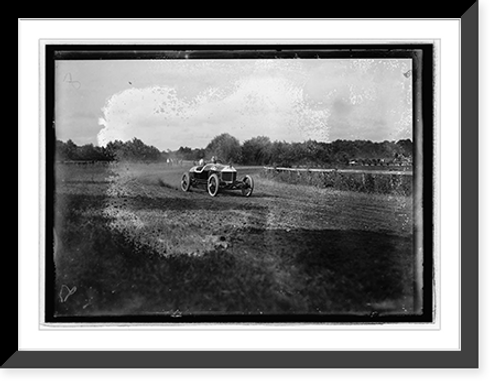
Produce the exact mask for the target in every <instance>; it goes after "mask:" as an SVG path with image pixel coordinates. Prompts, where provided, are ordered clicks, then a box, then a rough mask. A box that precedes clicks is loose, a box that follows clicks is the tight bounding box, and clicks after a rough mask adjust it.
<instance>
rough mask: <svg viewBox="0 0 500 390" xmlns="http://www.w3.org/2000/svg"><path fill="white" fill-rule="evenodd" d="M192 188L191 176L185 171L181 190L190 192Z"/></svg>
mask: <svg viewBox="0 0 500 390" xmlns="http://www.w3.org/2000/svg"><path fill="white" fill-rule="evenodd" d="M190 188H191V178H190V177H189V173H187V172H185V173H184V174H183V175H182V178H181V190H182V191H184V192H188V191H189V189H190Z"/></svg>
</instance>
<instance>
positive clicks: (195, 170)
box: [181, 163, 254, 197]
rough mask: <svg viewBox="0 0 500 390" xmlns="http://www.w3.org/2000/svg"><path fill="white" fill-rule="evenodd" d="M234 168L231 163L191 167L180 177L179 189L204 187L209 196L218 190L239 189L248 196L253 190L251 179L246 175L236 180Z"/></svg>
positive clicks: (214, 194) (215, 193) (187, 189)
mask: <svg viewBox="0 0 500 390" xmlns="http://www.w3.org/2000/svg"><path fill="white" fill-rule="evenodd" d="M236 174H237V172H236V169H235V168H234V167H233V166H232V165H224V164H214V163H210V164H203V165H199V166H195V167H192V168H191V169H190V170H189V172H185V173H184V174H183V175H182V178H181V189H182V191H184V192H187V191H189V190H190V188H191V187H205V188H206V189H207V191H208V193H209V194H210V196H212V197H213V196H216V195H217V194H218V193H219V191H220V190H241V193H242V194H243V196H246V197H249V196H250V195H252V192H253V186H254V183H253V179H252V177H251V176H249V175H246V176H245V177H244V178H243V180H237V178H236Z"/></svg>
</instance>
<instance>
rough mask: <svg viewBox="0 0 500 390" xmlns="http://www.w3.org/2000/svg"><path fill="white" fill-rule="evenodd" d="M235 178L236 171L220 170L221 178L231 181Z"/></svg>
mask: <svg viewBox="0 0 500 390" xmlns="http://www.w3.org/2000/svg"><path fill="white" fill-rule="evenodd" d="M235 179H236V172H222V180H223V181H229V182H233V181H234V180H235Z"/></svg>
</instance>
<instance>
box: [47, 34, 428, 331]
mask: <svg viewBox="0 0 500 390" xmlns="http://www.w3.org/2000/svg"><path fill="white" fill-rule="evenodd" d="M434 55H435V47H434V45H433V44H432V43H408V44H323V45H311V44H264V45H253V44H245V45H241V44H240V45H213V44H208V45H185V44H183V45H127V44H125V45H122V44H119V45H98V44H97V45H72V44H68V45H47V46H45V79H46V96H45V101H46V116H45V118H46V123H45V129H46V138H45V142H46V144H45V148H46V172H45V175H46V187H45V191H46V194H45V198H46V214H45V215H46V220H45V223H46V227H45V234H46V236H45V323H47V324H49V323H100V324H108V323H109V324H113V323H128V324H134V323H135V324H137V323H140V324H145V323H184V324H186V323H188V324H189V323H215V324H217V323H225V324H227V323H246V324H249V323H250V324H262V323H307V324H309V323H321V324H325V323H369V324H376V323H394V322H399V323H430V322H432V321H433V320H434V316H435V310H434V305H433V303H434V302H433V300H434V299H433V298H434V297H433V277H434V275H433V269H434V267H433V265H434V260H433V248H434V246H433V237H434V230H433V217H434V212H433V210H434V205H433V193H434V191H433V172H434V166H433V158H434V152H433V141H434V137H433V134H434V119H435V118H434V83H435V80H434V67H435V64H434ZM178 58H180V59H183V60H184V59H185V58H189V59H186V61H196V60H198V59H227V60H238V59H287V58H313V59H319V60H321V59H331V58H336V59H362V58H370V59H371V58H382V59H408V60H411V61H412V69H413V70H414V71H413V72H412V83H413V89H412V90H413V110H412V111H413V122H414V129H415V130H414V132H413V133H414V134H413V144H414V149H415V150H414V153H413V155H414V161H415V164H414V165H415V168H414V175H413V177H414V188H415V194H414V204H415V206H414V215H415V217H414V219H415V227H414V235H413V238H414V241H415V246H416V248H415V251H414V252H415V253H418V252H419V251H418V248H417V246H423V248H424V249H423V259H420V258H419V259H414V262H415V263H419V264H418V265H415V269H416V271H415V274H416V277H415V283H414V286H413V288H414V290H415V296H414V301H415V307H414V310H413V313H412V314H405V315H403V314H397V315H396V314H390V313H386V314H382V313H381V314H379V313H376V312H374V314H370V313H367V314H364V315H356V314H329V313H325V314H316V313H315V314H259V315H257V314H252V315H251V314H220V313H217V314H203V315H200V314H184V315H182V317H180V316H179V317H175V316H171V315H170V314H169V313H167V314H161V315H157V314H151V315H119V316H113V315H106V316H54V312H55V310H54V300H55V295H56V293H55V281H54V276H55V269H54V264H53V259H54V253H53V245H52V242H53V237H52V234H53V233H52V232H53V227H54V218H53V215H54V201H55V198H54V192H55V183H54V163H55V161H54V155H55V153H54V145H55V133H56V132H55V129H54V123H55V110H54V108H55V96H54V89H55V87H54V78H55V77H54V68H55V62H56V61H57V60H69V61H71V60H103V59H107V60H116V61H121V60H123V61H126V60H131V59H133V60H136V59H161V60H165V61H168V60H169V59H178ZM422 122H423V123H425V124H426V125H425V131H424V130H423V128H422V125H421V123H422ZM422 177H423V183H421V181H422ZM422 184H423V185H422ZM422 210H423V212H422ZM422 214H423V215H422ZM417 215H418V216H419V217H420V216H422V218H417ZM420 219H422V220H420ZM421 231H423V237H422V235H421V233H420V232H421ZM417 237H418V239H417ZM417 270H418V271H417ZM420 292H421V293H420Z"/></svg>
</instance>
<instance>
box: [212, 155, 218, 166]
mask: <svg viewBox="0 0 500 390" xmlns="http://www.w3.org/2000/svg"><path fill="white" fill-rule="evenodd" d="M216 161H217V159H216V158H215V156H212V162H213V163H214V164H215V163H216Z"/></svg>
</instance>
